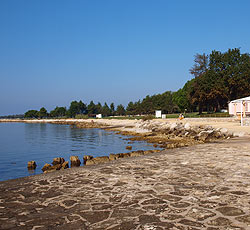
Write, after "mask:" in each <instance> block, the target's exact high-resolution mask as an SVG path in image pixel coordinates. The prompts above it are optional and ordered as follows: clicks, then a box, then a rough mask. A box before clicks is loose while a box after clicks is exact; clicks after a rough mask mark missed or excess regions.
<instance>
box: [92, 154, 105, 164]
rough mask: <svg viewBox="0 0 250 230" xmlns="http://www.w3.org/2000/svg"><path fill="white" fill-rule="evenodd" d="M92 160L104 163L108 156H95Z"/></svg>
mask: <svg viewBox="0 0 250 230" xmlns="http://www.w3.org/2000/svg"><path fill="white" fill-rule="evenodd" d="M94 161H95V162H96V164H99V163H105V162H108V161H109V157H108V156H103V157H96V158H94Z"/></svg>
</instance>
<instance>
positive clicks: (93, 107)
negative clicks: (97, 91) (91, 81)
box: [87, 101, 97, 115]
mask: <svg viewBox="0 0 250 230" xmlns="http://www.w3.org/2000/svg"><path fill="white" fill-rule="evenodd" d="M87 111H88V114H89V115H94V114H97V109H96V105H95V103H94V102H93V101H91V102H90V103H89V104H88V106H87Z"/></svg>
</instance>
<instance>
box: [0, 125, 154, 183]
mask: <svg viewBox="0 0 250 230" xmlns="http://www.w3.org/2000/svg"><path fill="white" fill-rule="evenodd" d="M127 138H128V137H127V136H122V135H118V134H115V133H114V132H111V131H105V130H102V129H78V128H74V127H72V126H69V125H58V124H29V123H0V159H1V166H0V181H3V180H8V179H14V178H18V177H24V176H29V175H33V174H40V173H42V170H41V168H42V167H43V165H44V164H45V163H51V162H52V161H53V158H55V157H63V158H64V159H65V160H66V161H69V158H70V156H72V155H75V156H79V158H80V160H81V162H82V159H83V155H92V156H94V157H97V156H105V155H109V154H110V153H125V152H128V150H126V146H127V145H131V146H132V147H133V149H132V150H149V149H154V148H153V146H152V145H151V144H148V143H146V142H143V141H136V142H133V143H132V144H131V143H129V140H127ZM30 160H34V161H36V163H37V165H38V166H37V168H36V170H35V171H33V172H29V171H28V170H27V163H28V161H30Z"/></svg>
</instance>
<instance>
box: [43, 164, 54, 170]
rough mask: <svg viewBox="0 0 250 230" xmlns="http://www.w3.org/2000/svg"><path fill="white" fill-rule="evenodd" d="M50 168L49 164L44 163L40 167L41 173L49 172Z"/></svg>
mask: <svg viewBox="0 0 250 230" xmlns="http://www.w3.org/2000/svg"><path fill="white" fill-rule="evenodd" d="M51 167H52V166H51V165H50V164H48V163H46V164H45V165H44V166H43V167H42V170H43V172H45V171H47V170H49V169H50V168H51Z"/></svg>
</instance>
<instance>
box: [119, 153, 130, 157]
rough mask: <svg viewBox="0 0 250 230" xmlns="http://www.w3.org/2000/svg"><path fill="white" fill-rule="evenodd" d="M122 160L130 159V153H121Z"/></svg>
mask: <svg viewBox="0 0 250 230" xmlns="http://www.w3.org/2000/svg"><path fill="white" fill-rule="evenodd" d="M120 157H121V158H125V157H130V153H120Z"/></svg>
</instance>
